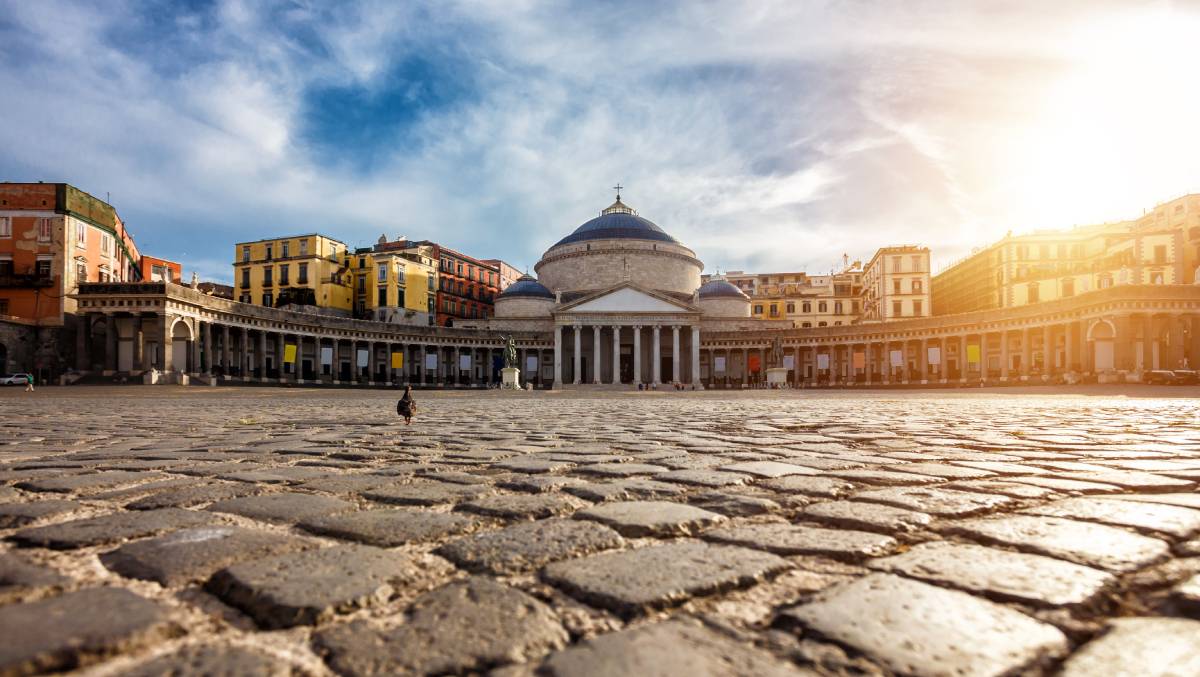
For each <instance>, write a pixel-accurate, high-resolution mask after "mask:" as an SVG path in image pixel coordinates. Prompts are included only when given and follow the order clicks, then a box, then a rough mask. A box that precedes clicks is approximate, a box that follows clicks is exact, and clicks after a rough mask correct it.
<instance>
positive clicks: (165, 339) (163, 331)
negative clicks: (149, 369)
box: [158, 313, 175, 371]
mask: <svg viewBox="0 0 1200 677" xmlns="http://www.w3.org/2000/svg"><path fill="white" fill-rule="evenodd" d="M158 346H159V349H160V350H161V351H162V363H161V364H159V368H160V369H161V370H162V371H171V370H172V369H173V368H174V367H173V364H174V359H173V358H174V357H175V356H174V355H172V353H173V352H174V351H173V350H172V349H173V348H174V346H173V345H172V341H171V317H170V316H169V315H166V314H165V313H164V314H162V315H159V316H158Z"/></svg>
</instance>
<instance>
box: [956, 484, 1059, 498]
mask: <svg viewBox="0 0 1200 677" xmlns="http://www.w3.org/2000/svg"><path fill="white" fill-rule="evenodd" d="M943 486H944V487H945V488H947V489H957V490H959V491H971V492H975V493H983V494H987V493H995V494H1002V495H1004V496H1009V497H1011V498H1020V499H1024V500H1031V501H1036V500H1042V499H1047V498H1054V497H1055V496H1057V495H1058V493H1057V492H1055V491H1054V490H1052V489H1046V488H1043V487H1035V486H1033V485H1032V484H1019V483H1017V482H1007V481H1004V480H964V481H961V482H950V483H949V484H945V485H943Z"/></svg>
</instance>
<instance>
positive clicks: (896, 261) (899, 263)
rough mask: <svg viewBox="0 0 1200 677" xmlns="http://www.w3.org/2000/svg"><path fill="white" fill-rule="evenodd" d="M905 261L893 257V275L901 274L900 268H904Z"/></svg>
mask: <svg viewBox="0 0 1200 677" xmlns="http://www.w3.org/2000/svg"><path fill="white" fill-rule="evenodd" d="M903 261H904V259H902V258H900V257H899V256H893V257H892V272H893V273H898V272H900V268H901V267H902V262H903Z"/></svg>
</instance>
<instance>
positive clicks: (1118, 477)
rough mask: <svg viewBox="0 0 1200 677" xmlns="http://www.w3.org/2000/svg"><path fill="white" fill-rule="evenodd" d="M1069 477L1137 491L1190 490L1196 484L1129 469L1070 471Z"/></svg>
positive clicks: (1190, 481)
mask: <svg viewBox="0 0 1200 677" xmlns="http://www.w3.org/2000/svg"><path fill="white" fill-rule="evenodd" d="M1070 479H1077V480H1082V481H1084V482H1099V483H1101V484H1114V485H1116V486H1118V487H1124V488H1126V489H1134V490H1137V491H1161V492H1172V491H1190V490H1191V489H1193V488H1195V486H1196V483H1195V482H1194V481H1192V480H1181V479H1176V478H1174V477H1164V476H1162V475H1154V474H1151V473H1148V472H1131V471H1125V472H1117V471H1106V472H1081V473H1072V474H1071V475H1070Z"/></svg>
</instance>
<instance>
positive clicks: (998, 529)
mask: <svg viewBox="0 0 1200 677" xmlns="http://www.w3.org/2000/svg"><path fill="white" fill-rule="evenodd" d="M947 531H948V532H949V533H952V534H958V535H962V536H967V537H969V538H974V539H977V540H981V541H984V542H987V543H998V544H1001V545H1007V546H1010V547H1013V548H1016V549H1018V550H1024V551H1026V552H1033V553H1036V554H1040V555H1049V556H1051V557H1059V558H1062V559H1065V560H1069V561H1071V562H1075V563H1077V564H1084V565H1088V566H1093V567H1099V568H1101V569H1106V570H1108V571H1115V572H1124V571H1132V570H1134V569H1138V568H1140V567H1143V566H1145V565H1147V564H1152V563H1154V562H1157V561H1159V560H1161V559H1164V558H1166V557H1167V555H1168V554H1169V552H1170V551H1169V549H1168V547H1167V544H1166V543H1164V542H1162V541H1160V540H1158V539H1156V538H1150V537H1147V536H1141V535H1138V534H1135V533H1133V532H1130V531H1126V530H1125V529H1120V528H1117V527H1110V526H1105V525H1103V524H1092V523H1090V522H1077V521H1074V520H1066V519H1060V518H1057V517H1041V516H1034V515H1013V516H1009V517H1000V518H994V519H986V518H984V519H971V520H965V521H962V522H958V523H956V524H952V525H950V526H949V527H948V528H947Z"/></svg>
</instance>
